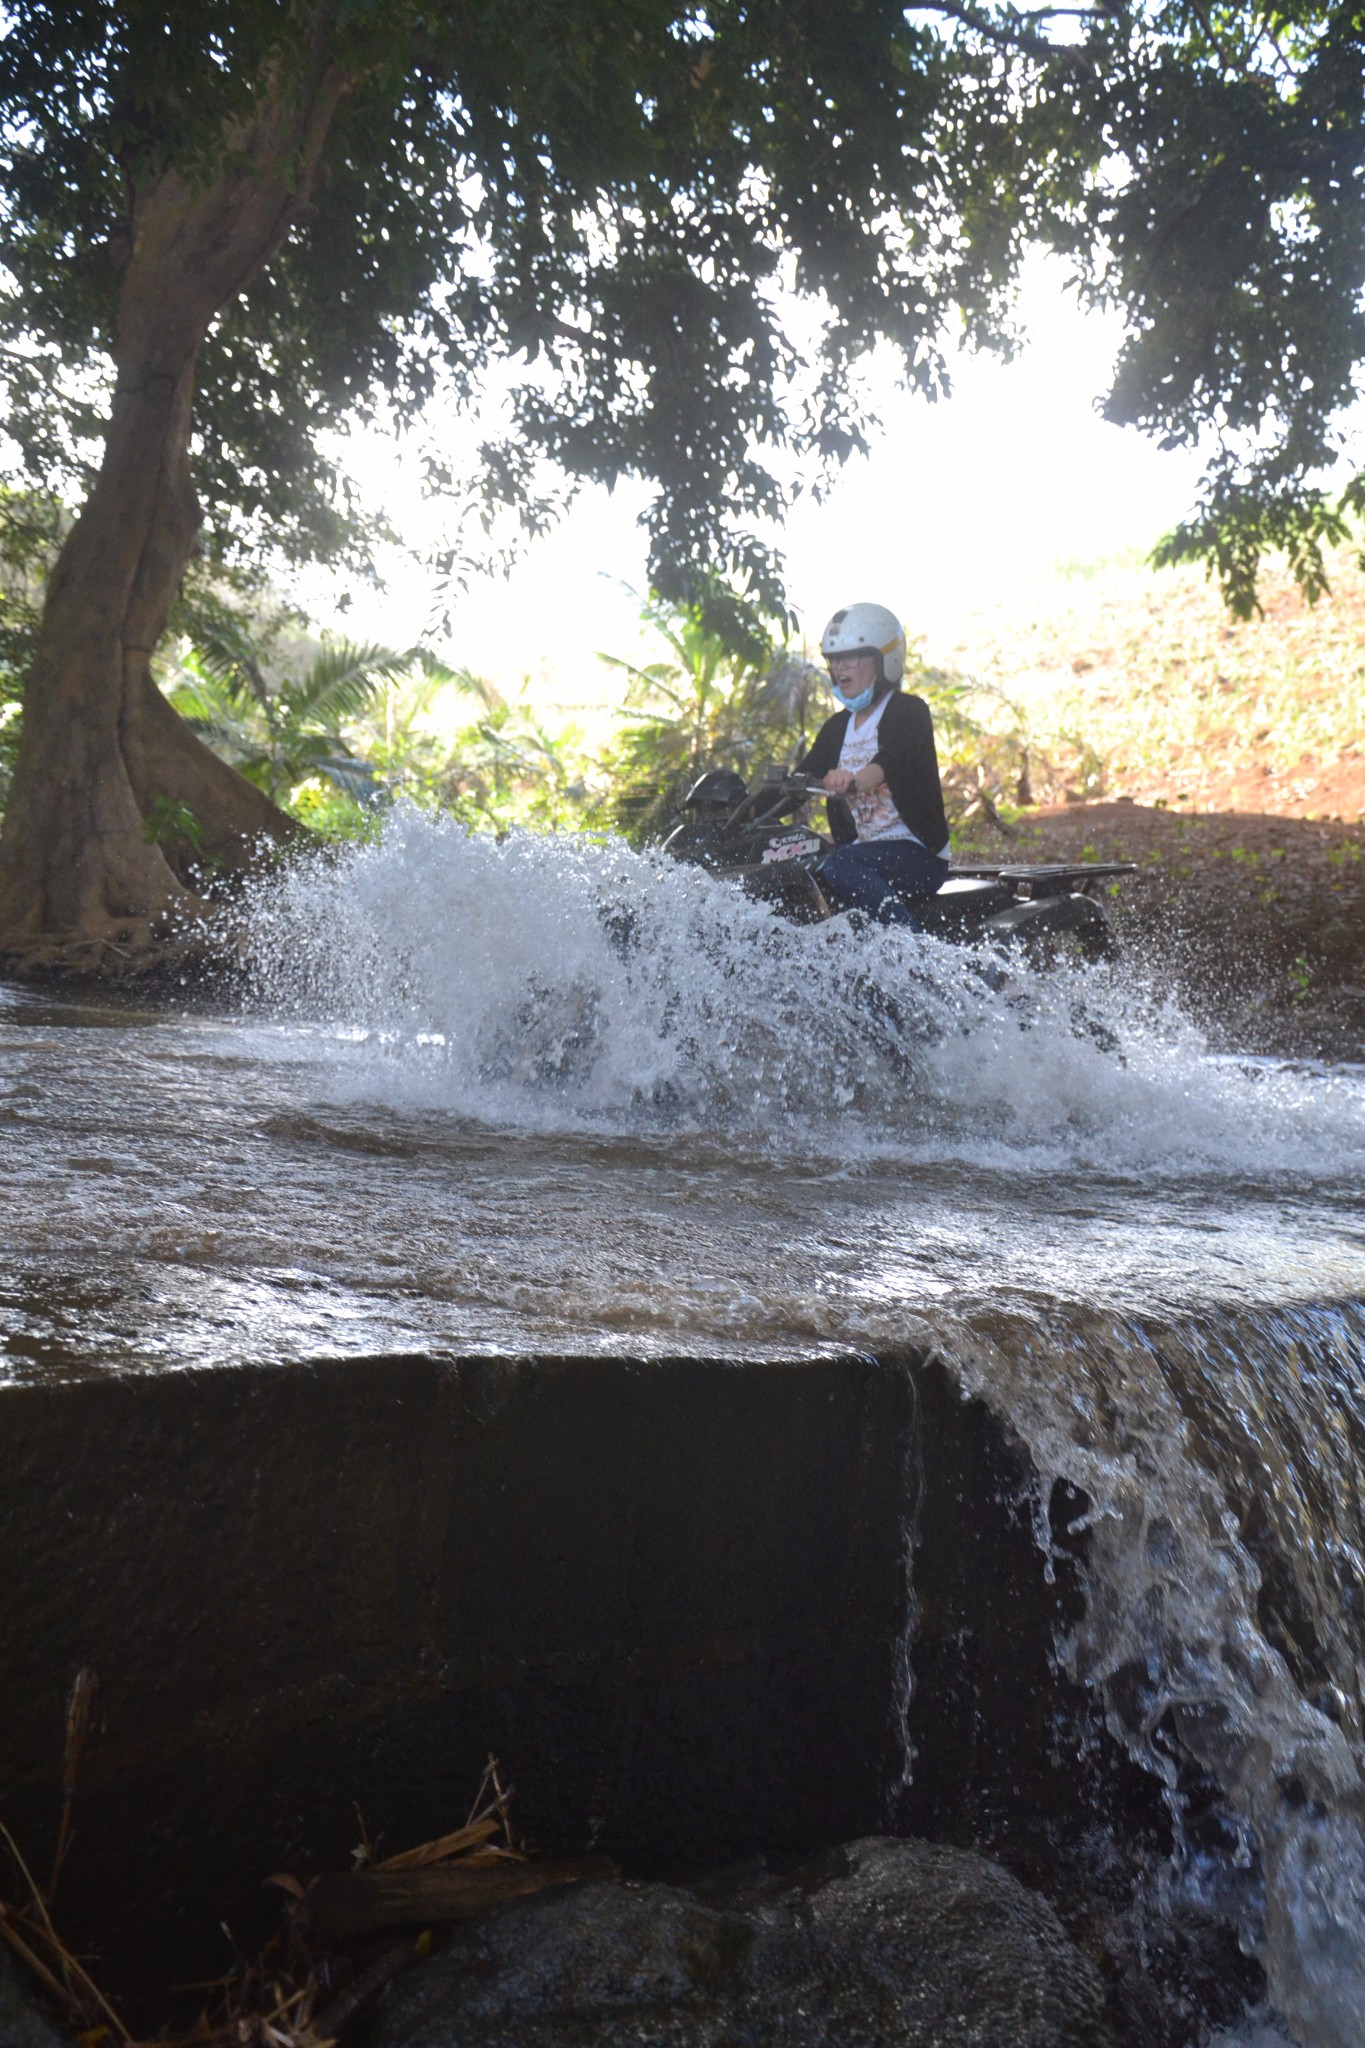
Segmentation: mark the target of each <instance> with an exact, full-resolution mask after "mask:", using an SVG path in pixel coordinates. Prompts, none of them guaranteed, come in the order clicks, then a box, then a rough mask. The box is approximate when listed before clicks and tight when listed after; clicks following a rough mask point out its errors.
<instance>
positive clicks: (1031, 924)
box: [981, 895, 1115, 960]
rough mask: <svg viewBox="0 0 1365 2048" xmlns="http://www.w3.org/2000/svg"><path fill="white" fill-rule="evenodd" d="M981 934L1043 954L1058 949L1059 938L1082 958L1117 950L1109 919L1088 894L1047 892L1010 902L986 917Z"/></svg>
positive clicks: (1095, 957) (1104, 957) (1097, 957)
mask: <svg viewBox="0 0 1365 2048" xmlns="http://www.w3.org/2000/svg"><path fill="white" fill-rule="evenodd" d="M981 936H982V937H983V938H993V939H996V940H997V941H999V942H1000V943H1001V944H1003V945H1007V946H1019V947H1022V948H1023V950H1024V951H1025V952H1028V953H1031V954H1038V955H1039V956H1041V957H1044V958H1045V957H1046V956H1047V955H1049V954H1050V953H1052V952H1055V951H1056V950H1057V942H1058V941H1059V940H1060V941H1062V942H1063V943H1064V945H1066V946H1067V947H1068V948H1074V949H1075V951H1076V952H1077V953H1079V954H1080V956H1081V958H1082V959H1083V960H1112V959H1113V958H1114V954H1115V945H1114V934H1113V932H1112V931H1111V930H1110V928H1109V920H1108V918H1107V917H1106V916H1105V914H1104V912H1103V910H1102V909H1101V908H1100V906H1099V904H1098V903H1092V902H1091V900H1090V898H1089V897H1088V896H1080V895H1067V896H1044V897H1042V898H1040V899H1039V900H1038V901H1036V902H1023V903H1011V904H1010V905H1009V907H1008V908H1007V909H1005V910H998V911H997V912H996V913H995V915H994V916H993V917H988V918H987V919H986V921H985V923H984V925H983V926H982V927H981Z"/></svg>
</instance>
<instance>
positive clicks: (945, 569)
mask: <svg viewBox="0 0 1365 2048" xmlns="http://www.w3.org/2000/svg"><path fill="white" fill-rule="evenodd" d="M1021 311H1022V316H1023V321H1024V325H1025V327H1026V330H1027V332H1028V334H1029V337H1030V339H1029V342H1028V345H1027V346H1026V347H1025V349H1024V350H1023V351H1022V353H1021V354H1020V355H1019V356H1018V357H1017V358H1016V360H1015V361H1014V362H1013V363H1010V364H1000V363H998V362H996V361H994V360H992V359H989V358H985V359H983V358H972V357H964V358H962V360H961V361H960V363H959V365H958V367H957V369H956V370H955V372H954V386H955V389H954V395H953V397H952V398H951V399H949V400H948V401H946V402H941V403H939V404H937V405H931V404H929V403H927V402H926V401H925V400H923V399H920V398H917V397H914V396H912V395H910V394H908V393H906V392H902V391H898V390H897V389H896V388H895V386H894V383H893V381H892V380H891V378H890V377H889V376H888V377H886V378H885V379H884V380H883V383H882V385H881V387H880V388H878V389H876V391H875V393H874V403H875V404H876V407H877V410H878V412H879V413H880V416H881V418H882V421H883V434H882V437H881V439H880V442H879V444H878V445H877V446H876V448H875V449H874V452H873V454H872V455H871V457H870V458H868V459H867V460H865V461H862V462H857V463H854V464H853V465H851V466H850V467H849V468H848V469H846V470H845V472H844V473H843V475H842V477H841V478H840V480H839V482H838V484H837V485H836V487H835V489H834V491H833V492H832V494H831V495H830V496H829V497H828V498H827V499H826V500H825V502H824V503H823V504H820V505H817V504H815V503H813V502H807V501H801V502H799V503H798V505H797V506H796V508H795V510H794V511H793V513H792V515H791V517H790V519H789V521H788V523H787V525H786V528H785V530H784V531H783V532H782V534H781V535H780V536H779V541H780V544H781V545H782V547H783V548H784V550H785V553H786V557H787V565H788V572H789V573H788V590H789V592H790V595H791V599H792V603H793V605H794V606H795V608H796V610H797V612H798V613H799V615H800V617H801V621H802V624H803V627H804V629H805V631H806V632H807V634H808V635H810V636H811V637H812V638H815V637H817V636H818V634H819V631H820V628H821V626H822V625H823V623H824V621H825V619H826V618H827V617H828V616H829V614H830V613H831V612H833V611H835V610H837V609H838V607H839V606H840V605H844V604H849V603H852V602H855V601H858V600H863V599H870V600H873V601H875V602H878V603H883V604H889V605H890V606H891V607H892V608H893V609H894V610H895V611H897V612H898V613H899V614H900V616H901V617H902V618H903V619H904V621H905V624H906V628H907V631H908V633H909V635H910V637H911V638H912V639H916V638H920V637H924V638H926V639H927V640H928V643H929V651H930V652H931V653H932V649H933V644H934V642H935V641H936V640H937V639H939V638H941V637H944V636H948V637H951V636H953V635H954V633H955V631H956V630H957V628H958V627H959V625H960V623H961V621H962V620H963V619H964V618H965V617H966V615H967V614H969V613H970V612H971V611H973V610H975V609H977V608H979V607H981V606H982V605H984V604H986V603H988V602H990V601H991V600H992V599H993V598H995V597H998V596H1002V595H1005V594H1007V593H1011V592H1017V591H1018V590H1019V589H1020V588H1021V587H1026V586H1028V585H1029V584H1030V583H1032V582H1036V581H1038V579H1039V578H1040V577H1044V576H1045V575H1046V572H1047V570H1048V569H1049V567H1050V566H1051V565H1052V564H1054V563H1056V562H1057V561H1059V560H1079V561H1093V560H1095V559H1096V558H1097V557H1100V556H1104V555H1108V554H1113V553H1114V552H1116V551H1118V550H1122V549H1127V548H1144V549H1145V548H1148V547H1150V546H1151V545H1152V543H1153V542H1154V541H1155V540H1156V539H1157V537H1158V536H1159V535H1160V534H1161V533H1162V532H1164V531H1165V530H1166V529H1167V528H1168V527H1170V526H1171V525H1173V524H1174V523H1175V521H1176V520H1178V519H1179V518H1180V517H1181V516H1182V515H1183V514H1184V513H1185V512H1186V511H1187V510H1188V509H1189V507H1190V505H1191V503H1192V501H1193V496H1194V489H1195V484H1196V482H1197V479H1198V476H1199V472H1200V469H1201V463H1200V460H1199V458H1198V456H1197V455H1195V454H1192V453H1190V452H1176V453H1168V454H1163V453H1162V452H1161V451H1160V450H1159V449H1158V448H1156V446H1155V445H1154V444H1153V443H1152V442H1150V441H1147V440H1145V439H1144V438H1143V437H1142V436H1140V435H1139V434H1137V433H1135V432H1133V431H1131V430H1127V429H1120V428H1117V427H1112V426H1109V425H1106V424H1105V423H1104V422H1103V421H1102V420H1101V419H1100V418H1099V417H1098V415H1097V414H1096V411H1095V401H1096V399H1097V397H1098V396H1099V395H1100V394H1101V393H1102V392H1103V390H1104V389H1105V386H1106V378H1107V372H1108V370H1109V368H1110V366H1111V364H1112V362H1113V359H1114V354H1115V351H1116V347H1117V343H1118V333H1119V330H1118V325H1117V323H1116V322H1113V321H1110V320H1109V319H1106V318H1102V317H1099V316H1096V315H1093V314H1092V315H1084V314H1082V313H1081V312H1079V311H1078V310H1077V308H1076V307H1075V305H1074V303H1073V302H1072V301H1071V299H1070V298H1069V297H1068V296H1067V295H1066V294H1065V293H1064V291H1063V289H1062V280H1061V271H1060V266H1057V265H1053V264H1051V263H1049V261H1048V260H1046V259H1042V258H1040V259H1038V260H1037V261H1036V262H1035V263H1034V264H1033V265H1032V266H1031V268H1030V270H1029V271H1028V273H1027V275H1026V280H1025V289H1024V296H1023V299H1022V301H1021ZM465 431H466V432H467V430H465ZM459 438H460V439H464V432H462V433H461V434H460V437H459ZM348 460H349V462H350V466H351V467H352V469H353V470H354V472H355V474H356V475H357V477H358V479H359V480H360V481H361V483H362V485H363V487H364V488H365V489H366V490H367V491H369V492H371V493H373V494H374V495H375V496H377V497H379V498H380V499H382V501H383V503H384V504H385V505H386V506H387V507H388V509H389V512H390V515H391V516H392V517H393V518H394V520H395V522H396V523H397V525H398V526H399V528H400V530H401V531H402V532H403V533H404V534H405V535H410V536H411V537H413V538H414V539H420V538H421V536H422V535H423V534H424V532H426V531H428V530H429V515H427V514H424V511H423V508H422V506H421V502H420V494H419V490H418V484H417V464H416V457H415V455H414V456H413V457H411V458H409V459H408V460H406V461H405V459H404V458H403V457H402V456H401V454H400V453H399V451H398V450H397V449H396V448H395V446H394V444H393V442H391V441H389V440H387V439H385V438H383V437H381V436H380V435H379V434H377V433H376V434H374V435H371V436H369V437H368V438H365V439H360V440H357V441H356V442H355V443H354V444H353V446H352V448H351V451H350V453H349V456H348ZM644 498H645V494H644V492H643V491H641V492H639V493H629V492H626V491H624V490H623V491H618V492H617V493H616V494H615V495H614V496H609V495H608V493H607V492H606V491H603V490H593V491H585V492H584V493H583V494H582V496H581V497H580V498H579V499H578V500H577V501H576V503H575V505H574V507H573V509H572V510H571V512H570V513H569V515H568V518H567V519H566V520H565V522H564V523H563V525H562V526H561V527H560V528H559V529H558V530H557V531H556V532H555V533H554V534H553V535H551V536H550V537H548V538H547V539H545V540H542V541H539V542H536V543H533V544H532V545H531V546H530V547H529V548H528V549H527V551H526V553H525V555H524V557H523V559H522V560H521V562H520V563H519V565H518V567H517V568H516V569H515V571H514V572H513V574H512V576H511V578H510V580H505V579H504V578H502V577H501V576H498V577H490V578H479V579H478V580H477V581H476V582H475V583H474V584H473V585H472V586H471V588H470V589H469V592H468V594H467V596H466V597H464V598H463V599H462V600H461V601H460V604H459V608H458V611H457V613H456V619H455V632H454V636H453V638H452V639H451V640H450V641H449V642H448V643H446V644H445V645H444V646H440V645H438V651H439V652H441V653H442V654H443V655H444V657H445V658H446V659H448V660H450V661H451V662H452V663H454V664H456V665H460V666H466V667H469V668H472V669H474V670H475V671H476V672H477V673H479V674H482V675H485V676H487V677H489V678H490V679H491V680H493V681H495V682H496V683H497V684H498V685H499V687H500V688H503V689H504V690H507V689H513V690H514V689H515V688H516V687H517V685H518V684H519V683H520V682H521V680H522V678H523V677H528V676H529V677H530V678H531V679H532V689H531V694H532V695H533V697H534V698H535V700H536V701H537V702H538V703H540V704H541V705H543V706H544V707H545V708H547V709H549V708H551V707H555V708H567V707H569V706H574V705H583V704H587V703H592V702H594V701H596V702H600V701H602V699H603V698H604V697H606V696H608V695H614V694H615V691H614V690H613V687H612V685H611V683H610V681H609V679H608V674H607V672H606V671H605V670H604V669H603V668H602V667H601V665H600V664H599V663H598V662H597V661H596V659H595V655H596V652H597V650H599V649H602V650H606V651H610V652H614V653H619V654H623V655H625V656H627V657H628V658H634V657H636V656H637V654H638V652H639V651H640V648H641V642H640V639H639V634H638V628H637V623H636V604H635V602H634V600H633V599H632V598H631V597H630V596H629V595H628V594H627V592H626V590H625V589H623V588H622V586H623V585H630V586H633V587H634V588H636V589H642V588H643V585H644V559H645V549H644V540H643V536H642V534H641V532H640V530H639V528H638V525H637V523H636V520H637V515H638V513H639V510H640V507H641V505H642V504H643V503H644ZM333 588H334V587H333ZM305 601H306V602H309V603H310V605H311V606H312V608H313V609H314V611H315V615H316V616H317V617H318V619H319V621H320V622H321V623H324V624H325V623H326V620H327V610H328V604H329V599H328V595H327V592H326V590H325V589H324V588H322V587H318V588H317V589H314V590H312V591H310V592H308V593H307V596H306V599H305ZM430 601H431V592H430V586H429V584H428V582H427V581H426V579H425V578H424V577H423V576H422V575H421V574H420V573H417V572H415V571H413V570H412V569H410V568H406V567H403V566H402V565H400V566H399V568H398V569H397V570H396V571H395V574H394V578H393V583H392V588H391V591H390V593H389V594H388V596H387V597H385V598H382V599H371V598H370V597H368V596H363V597H362V596H361V595H360V594H359V593H357V594H356V600H355V606H354V609H353V611H352V612H351V614H350V616H349V617H348V618H347V620H346V621H345V626H346V630H347V631H348V633H351V634H353V635H363V636H366V637H371V636H372V637H374V638H377V639H381V640H384V641H386V642H387V643H389V644H391V645H395V646H402V645H410V644H411V643H412V641H413V640H414V639H418V638H421V637H422V636H423V633H424V630H425V627H426V622H427V614H428V610H429V606H430ZM338 623H341V622H340V621H338ZM615 689H617V690H619V682H618V683H617V684H616V686H615Z"/></svg>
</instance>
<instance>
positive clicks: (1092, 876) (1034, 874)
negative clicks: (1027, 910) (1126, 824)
mask: <svg viewBox="0 0 1365 2048" xmlns="http://www.w3.org/2000/svg"><path fill="white" fill-rule="evenodd" d="M1136 873H1137V862H1136V861H1133V860H1110V861H1100V860H1087V861H1051V862H1046V863H1043V864H1042V865H1040V866H1038V867H1000V866H997V867H988V866H963V867H959V866H958V865H957V862H956V861H954V862H953V864H952V866H951V867H950V868H949V870H948V880H949V881H950V882H951V881H952V880H953V879H954V878H955V877H956V876H958V875H961V876H962V877H963V878H964V879H971V880H977V881H1000V882H1008V883H1010V884H1011V886H1012V887H1013V889H1014V892H1015V894H1016V895H1018V896H1022V897H1024V898H1025V899H1026V900H1027V899H1032V900H1033V901H1035V902H1037V901H1038V900H1039V899H1041V898H1042V897H1044V896H1069V895H1070V894H1071V893H1072V891H1073V889H1074V888H1075V886H1076V884H1077V883H1078V882H1079V883H1080V884H1081V886H1082V887H1084V886H1085V884H1086V883H1087V882H1102V881H1104V880H1106V878H1107V877H1108V876H1110V875H1135V874H1136Z"/></svg>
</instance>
